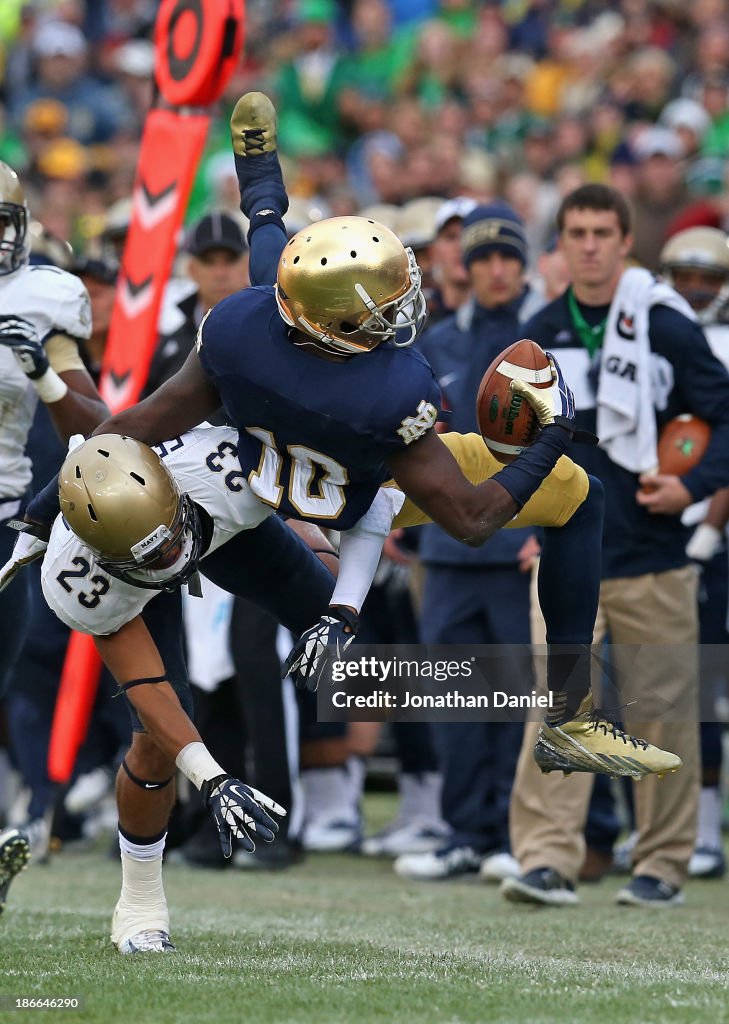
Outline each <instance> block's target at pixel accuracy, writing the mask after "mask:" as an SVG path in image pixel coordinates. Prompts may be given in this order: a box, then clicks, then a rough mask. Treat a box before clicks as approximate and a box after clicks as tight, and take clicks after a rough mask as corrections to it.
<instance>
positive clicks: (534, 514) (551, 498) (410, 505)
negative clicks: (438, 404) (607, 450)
mask: <svg viewBox="0 0 729 1024" xmlns="http://www.w3.org/2000/svg"><path fill="white" fill-rule="evenodd" d="M440 439H441V441H443V443H444V444H445V445H446V447H447V448H449V449H450V451H451V454H452V455H453V457H454V458H455V460H456V462H457V463H458V465H459V467H460V470H461V472H462V473H463V475H464V476H465V477H467V478H468V479H469V480H470V481H471V483H472V484H480V483H483V481H484V480H488V479H489V477H492V476H494V475H495V474H496V473H498V472H499V470H500V469H503V468H504V465H503V463H501V462H499V461H498V460H497V459H496V458H494V456H493V455H492V454H491V452H490V451H489V450H488V448H487V447H486V445H485V443H484V440H483V438H482V437H481V435H480V434H456V433H447V434H441V435H440ZM589 487H590V485H589V482H588V479H587V474H586V473H585V471H584V469H582V468H581V467H580V466H577V465H575V463H574V462H573V461H572V460H571V459H568V458H567V456H566V455H563V456H562V457H561V458H560V459H558V460H557V464H556V466H555V467H554V469H553V470H552V472H551V473H550V474H549V476H548V477H545V479H544V480H543V481H542V483H541V484H540V485H539V489H538V490H537V491H536V492H535V493H534V494H533V495H532V496H531V498H530V499H529V501H528V502H527V503H526V505H524V507H523V508H522V509H521V511H520V512H519V513H518V514H517V515H516V516H514V518H513V519H512V520H511V522H510V523H507V524H506V527H507V529H509V528H514V529H515V528H517V527H519V526H564V524H565V523H566V522H568V521H569V520H570V519H571V518H572V516H573V515H574V514H575V512H576V511H577V509H578V508H579V507H580V505H581V504H582V502H583V501H584V500H585V498H586V497H587V492H588V490H589ZM429 522H431V520H430V519H429V517H428V516H427V515H426V514H425V512H423V511H422V510H421V509H419V508H418V506H417V505H416V504H414V502H412V501H411V500H410V498H406V499H405V504H404V505H403V507H402V508H401V509H400V512H399V513H398V515H397V516H396V517H395V519H394V521H393V524H392V526H393V529H397V528H398V527H402V526H420V525H421V524H422V523H429Z"/></svg>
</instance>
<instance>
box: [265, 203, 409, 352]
mask: <svg viewBox="0 0 729 1024" xmlns="http://www.w3.org/2000/svg"><path fill="white" fill-rule="evenodd" d="M276 301H277V303H278V309H279V313H280V314H281V316H282V318H283V320H284V321H285V322H286V323H287V324H288V325H289V326H290V327H295V328H296V329H297V330H299V331H302V332H303V333H304V334H307V335H308V336H309V337H310V338H313V339H314V342H315V344H316V345H317V346H318V347H320V348H322V349H325V350H328V351H330V352H335V353H336V354H337V355H345V356H351V355H357V354H359V353H362V352H369V351H371V350H372V349H373V348H376V347H377V345H379V344H380V343H381V342H383V341H392V343H393V344H394V345H397V346H400V347H404V346H406V345H411V344H412V343H413V341H415V338H416V337H417V335H418V333H419V332H420V330H421V328H422V326H423V325H424V323H425V317H426V307H425V298H424V296H423V293H422V291H421V287H420V268H419V267H418V264H417V262H416V260H415V256H414V255H413V251H412V249H406V248H405V246H404V245H403V244H402V242H401V241H400V239H399V238H398V237H397V236H396V235H395V234H393V232H392V231H390V229H389V228H386V227H385V225H384V224H378V223H377V221H374V220H369V219H368V218H366V217H330V218H328V219H327V220H320V221H318V222H317V223H316V224H310V225H309V226H308V227H306V228H304V229H303V230H302V231H299V232H298V233H297V234H295V235H294V237H293V238H292V239H291V240H290V241H289V242H288V243H287V245H286V246H285V248H284V250H283V252H282V254H281V259H280V260H279V264H278V275H277V281H276Z"/></svg>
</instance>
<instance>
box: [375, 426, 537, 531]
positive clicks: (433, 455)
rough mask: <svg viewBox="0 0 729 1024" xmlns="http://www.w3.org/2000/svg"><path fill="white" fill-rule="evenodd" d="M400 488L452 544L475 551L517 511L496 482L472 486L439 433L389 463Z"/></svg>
mask: <svg viewBox="0 0 729 1024" xmlns="http://www.w3.org/2000/svg"><path fill="white" fill-rule="evenodd" d="M389 467H390V469H391V470H392V475H393V477H394V478H395V480H396V481H397V484H398V486H399V487H400V489H401V490H402V491H404V492H405V494H407V495H408V497H409V498H411V499H412V501H414V502H415V504H416V505H418V507H419V508H421V509H422V510H423V511H424V512H425V513H426V514H427V515H428V517H429V518H430V519H432V520H433V522H434V523H437V524H438V525H439V526H440V527H442V528H443V529H444V530H445V531H446V533H449V534H450V535H451V536H452V537H455V538H456V540H460V541H463V543H464V544H469V545H471V546H472V547H478V546H479V545H480V544H483V543H484V541H486V540H488V538H489V537H490V536H491V535H492V534H494V533H495V532H496V531H497V530H499V529H501V527H502V526H505V525H506V523H508V522H509V520H510V519H513V517H514V516H515V515H516V513H517V512H518V511H519V506H518V504H517V502H516V501H515V500H514V498H513V497H512V496H511V494H510V493H509V492H508V491H507V490H506V489H505V488H504V487H502V486H501V485H500V484H499V483H498V482H496V480H495V479H491V480H486V481H485V482H484V483H482V484H479V485H478V486H477V487H474V485H473V484H471V483H470V482H469V481H468V480H467V479H466V477H465V476H464V475H463V473H461V470H460V468H459V466H458V463H457V462H456V460H455V459H454V458H453V455H452V454H451V453H450V451H449V450H448V448H446V446H445V445H444V444H443V442H442V441H441V440H440V438H439V437H438V435H437V434H436V433H434V432H433V431H429V432H428V433H427V434H426V435H425V436H424V437H422V438H421V439H420V440H419V441H416V442H415V443H414V444H411V445H409V446H408V447H407V448H403V449H402V451H399V452H397V453H395V454H394V455H392V456H391V457H390V459H389Z"/></svg>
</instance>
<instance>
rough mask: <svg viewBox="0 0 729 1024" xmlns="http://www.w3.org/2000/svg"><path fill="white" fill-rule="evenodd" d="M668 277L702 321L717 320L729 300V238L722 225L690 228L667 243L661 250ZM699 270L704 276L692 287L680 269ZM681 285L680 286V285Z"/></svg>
mask: <svg viewBox="0 0 729 1024" xmlns="http://www.w3.org/2000/svg"><path fill="white" fill-rule="evenodd" d="M660 262H661V271H662V273H663V277H664V279H665V280H666V281H667V282H668V284H670V285H671V286H672V287H674V288H676V290H677V291H678V292H680V293H681V295H683V297H684V298H685V299H686V301H687V302H688V303H689V304H690V305H691V307H692V309H693V310H694V312H695V313H696V316H697V318H698V320H699V322H700V323H702V324H710V323H715V322H716V321H717V319H718V318H719V312H720V310H722V309H723V307H724V306H726V304H727V302H729V237H728V236H727V235H726V233H725V232H724V231H720V230H719V229H718V228H701V227H699V228H687V229H686V230H685V231H679V232H678V233H677V234H675V235H674V236H673V237H672V238H669V240H668V241H667V242H666V244H665V245H664V246H663V249H662V250H661V256H660ZM682 270H684V271H686V270H693V271H698V272H699V274H700V278H699V279H697V280H696V281H695V282H694V281H692V282H691V283H690V284H689V286H688V287H684V286H683V282H681V281H680V280H678V279H677V278H676V271H682ZM679 284H680V285H681V287H678V285H679Z"/></svg>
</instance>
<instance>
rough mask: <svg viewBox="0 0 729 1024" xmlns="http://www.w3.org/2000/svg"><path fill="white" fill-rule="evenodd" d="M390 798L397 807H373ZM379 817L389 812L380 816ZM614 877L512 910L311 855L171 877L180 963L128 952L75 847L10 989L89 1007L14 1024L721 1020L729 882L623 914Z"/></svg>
mask: <svg viewBox="0 0 729 1024" xmlns="http://www.w3.org/2000/svg"><path fill="white" fill-rule="evenodd" d="M375 799H376V800H380V801H381V800H382V798H375ZM379 809H380V808H377V810H379ZM619 884H620V880H619V879H610V880H608V881H606V882H604V883H602V884H601V885H599V886H594V887H588V886H583V887H582V889H581V897H582V903H581V905H580V906H579V907H576V908H570V909H562V910H539V909H531V908H520V907H514V906H513V905H511V904H507V903H506V902H504V901H503V900H502V899H501V897H500V896H499V895H498V892H497V891H496V890H495V889H494V888H492V887H490V886H486V885H483V884H481V883H479V882H478V881H476V880H473V881H471V880H469V881H467V882H466V881H464V882H455V883H454V882H451V883H446V884H437V883H436V884H418V883H406V882H404V881H402V880H400V879H398V878H396V876H395V875H394V873H393V871H392V869H391V866H390V864H389V863H387V862H373V861H370V860H368V859H366V858H358V857H351V856H350V857H347V856H320V857H310V858H309V860H308V861H307V863H306V864H304V865H302V866H300V867H297V868H293V869H291V870H290V871H288V872H284V873H280V874H266V875H262V874H256V875H251V874H245V873H241V872H234V871H224V872H212V871H196V870H194V869H189V868H183V867H177V866H170V867H169V868H167V869H166V888H167V895H168V900H169V903H170V908H171V913H172V925H173V934H172V937H173V939H174V941H175V942H176V944H177V947H178V952H177V953H176V954H174V955H168V956H161V955H149V956H146V957H145V956H138V957H129V956H127V957H122V956H120V955H119V954H118V953H117V952H116V951H115V950H114V948H113V947H112V946H111V944H110V942H109V941H108V930H109V920H110V916H111V910H112V908H113V905H114V903H115V901H116V896H117V892H118V885H119V871H118V867H117V865H116V864H115V863H114V862H113V861H112V860H109V859H107V858H105V857H104V856H102V855H101V854H100V853H94V854H88V853H85V854H81V853H79V854H75V853H64V854H62V855H60V856H57V857H56V858H55V859H54V860H53V861H52V863H51V864H50V865H48V866H44V865H39V866H35V867H31V868H30V869H29V870H28V871H26V872H24V873H23V874H22V875H21V876H20V877H19V878H18V879H17V880H16V881H15V882H14V884H13V887H12V890H11V896H10V901H9V904H8V907H7V910H6V912H5V914H4V915H3V917H2V919H0V994H2V995H3V996H7V995H13V996H80V997H81V998H83V1000H84V1002H85V1007H84V1010H83V1012H74V1011H71V1010H62V1011H58V1010H42V1011H39V1010H22V1011H18V1012H17V1013H14V1014H11V1013H5V1012H0V1018H1V1019H7V1020H17V1021H21V1020H39V1021H44V1022H46V1024H48V1022H50V1020H51V1019H59V1020H60V1021H67V1022H68V1024H71V1022H72V1021H74V1020H83V1021H98V1022H104V1024H111V1022H117V1021H118V1022H122V1021H124V1022H150V1024H167V1022H169V1024H173V1022H174V1024H176V1022H180V1021H193V1022H195V1024H203V1022H208V1021H209V1022H215V1024H222V1022H231V1024H237V1022H239V1021H247V1020H255V1021H259V1022H263V1024H266V1022H269V1021H270V1022H276V1024H285V1022H301V1024H330V1022H331V1024H349V1022H352V1024H355V1022H357V1024H360V1022H361V1024H368V1022H374V1021H382V1022H393V1024H400V1022H402V1024H411V1022H412V1024H416V1022H417V1024H429V1022H434V1024H435V1022H438V1024H456V1022H474V1024H475V1022H478V1024H483V1022H493V1024H514V1022H519V1024H523V1022H528V1024H547V1022H549V1024H556V1022H566V1024H593V1022H594V1024H636V1022H640V1024H671V1022H682V1024H704V1022H707V1024H723V1022H725V1021H727V1020H729V985H728V984H727V979H728V978H729V941H728V940H729V888H728V887H727V883H725V882H705V883H693V884H691V885H690V886H689V887H688V888H687V903H686V906H684V907H679V908H674V909H664V910H662V911H660V910H654V911H641V910H635V909H632V908H620V907H617V906H615V905H614V904H613V896H614V893H615V891H616V890H617V888H618V886H619Z"/></svg>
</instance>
